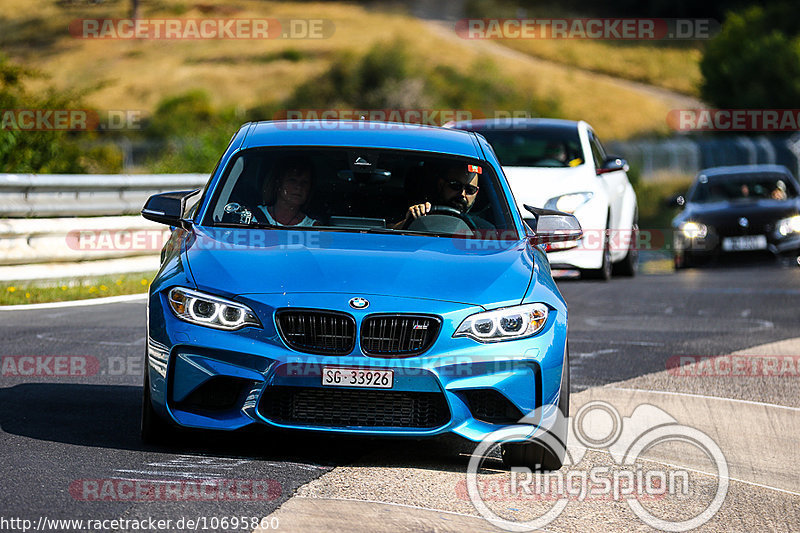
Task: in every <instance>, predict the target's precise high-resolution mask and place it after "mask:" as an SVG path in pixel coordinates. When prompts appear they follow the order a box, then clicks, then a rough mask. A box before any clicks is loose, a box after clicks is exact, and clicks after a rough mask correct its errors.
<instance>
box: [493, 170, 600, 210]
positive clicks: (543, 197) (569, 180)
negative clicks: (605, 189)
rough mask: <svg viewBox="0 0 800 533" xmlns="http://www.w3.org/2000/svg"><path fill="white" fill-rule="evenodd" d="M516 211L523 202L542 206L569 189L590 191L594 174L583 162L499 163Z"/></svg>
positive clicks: (566, 192) (593, 187) (592, 188)
mask: <svg viewBox="0 0 800 533" xmlns="http://www.w3.org/2000/svg"><path fill="white" fill-rule="evenodd" d="M503 172H505V174H506V177H507V178H508V183H509V185H510V186H511V190H512V192H513V193H514V198H515V199H516V201H517V204H518V206H519V209H520V211H522V213H526V211H525V208H524V207H523V204H528V205H532V206H533V207H544V204H545V203H547V201H548V200H549V199H551V198H555V197H556V196H561V195H562V194H569V193H573V192H586V191H594V190H595V188H596V187H597V185H596V181H597V178H596V177H595V176H594V174H593V173H592V171H591V168H590V167H589V166H588V165H587V164H583V165H580V166H577V167H564V168H546V167H503Z"/></svg>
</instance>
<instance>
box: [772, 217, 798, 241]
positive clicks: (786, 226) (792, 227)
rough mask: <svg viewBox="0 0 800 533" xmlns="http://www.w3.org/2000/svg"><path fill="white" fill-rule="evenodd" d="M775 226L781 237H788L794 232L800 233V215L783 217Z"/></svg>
mask: <svg viewBox="0 0 800 533" xmlns="http://www.w3.org/2000/svg"><path fill="white" fill-rule="evenodd" d="M775 227H776V228H778V233H779V234H780V235H781V237H786V236H787V235H791V234H792V233H800V215H795V216H793V217H788V218H782V219H780V220H779V221H778V223H777V224H775Z"/></svg>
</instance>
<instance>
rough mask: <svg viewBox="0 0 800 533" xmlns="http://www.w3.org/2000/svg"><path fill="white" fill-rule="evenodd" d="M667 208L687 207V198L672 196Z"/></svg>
mask: <svg viewBox="0 0 800 533" xmlns="http://www.w3.org/2000/svg"><path fill="white" fill-rule="evenodd" d="M665 204H666V206H667V207H683V206H684V205H686V198H684V196H683V195H682V194H676V195H675V196H670V197H669V198H667V200H666V202H665Z"/></svg>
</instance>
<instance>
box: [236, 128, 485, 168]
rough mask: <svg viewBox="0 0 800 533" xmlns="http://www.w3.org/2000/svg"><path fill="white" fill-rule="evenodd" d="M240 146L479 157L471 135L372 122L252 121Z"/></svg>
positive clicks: (478, 150) (461, 132) (475, 142)
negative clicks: (368, 149)
mask: <svg viewBox="0 0 800 533" xmlns="http://www.w3.org/2000/svg"><path fill="white" fill-rule="evenodd" d="M242 128H249V131H248V132H247V135H246V137H245V139H244V142H243V144H242V146H241V148H256V147H269V146H331V147H334V146H337V147H338V146H341V147H359V148H388V149H402V150H420V151H425V152H435V153H444V154H450V155H459V156H464V157H473V158H478V159H483V154H482V153H481V152H480V148H479V147H478V144H477V141H476V139H475V136H474V135H473V134H472V133H469V132H466V131H460V130H453V129H445V128H440V127H436V126H424V125H419V124H406V123H399V122H373V121H366V120H362V121H322V120H280V121H265V122H253V123H249V124H245V125H244V126H242Z"/></svg>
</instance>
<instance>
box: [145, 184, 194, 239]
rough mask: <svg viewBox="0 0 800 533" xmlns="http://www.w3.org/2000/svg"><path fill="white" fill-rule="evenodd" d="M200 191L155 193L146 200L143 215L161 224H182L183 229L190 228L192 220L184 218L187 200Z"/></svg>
mask: <svg viewBox="0 0 800 533" xmlns="http://www.w3.org/2000/svg"><path fill="white" fill-rule="evenodd" d="M198 192H200V189H194V190H193V191H175V192H162V193H161V194H154V195H153V196H151V197H150V198H148V199H147V202H145V204H144V207H143V208H142V216H143V217H144V218H146V219H147V220H152V221H153V222H158V223H160V224H166V225H168V226H180V227H182V228H183V229H189V228H190V227H191V225H192V221H191V220H188V219H185V218H183V213H184V210H185V208H186V200H187V199H188V198H191V197H192V196H194V195H195V194H197V193H198Z"/></svg>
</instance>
